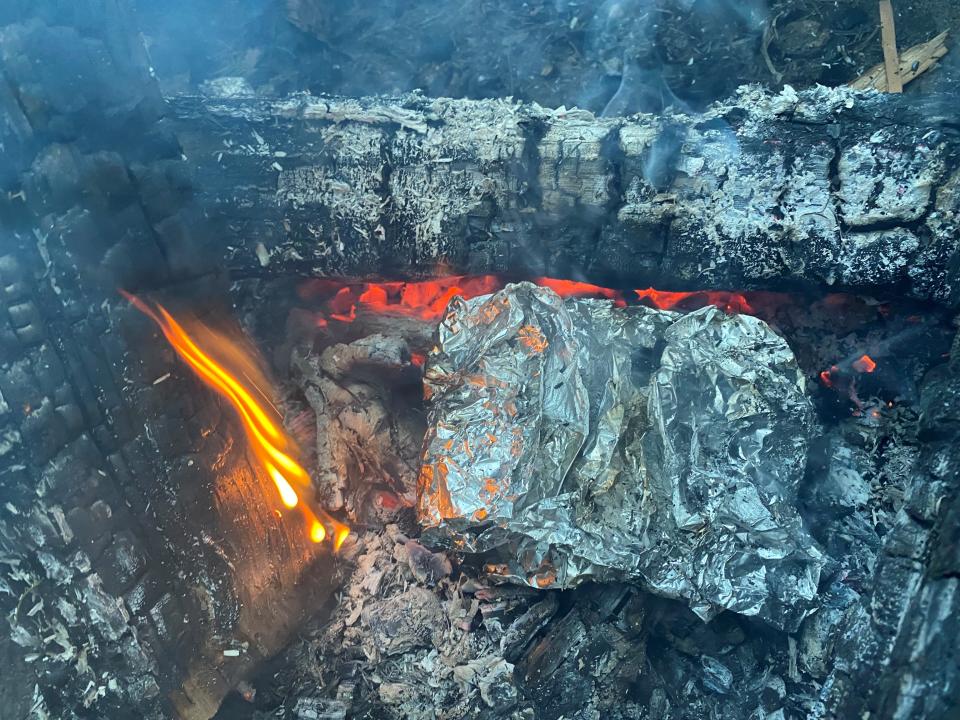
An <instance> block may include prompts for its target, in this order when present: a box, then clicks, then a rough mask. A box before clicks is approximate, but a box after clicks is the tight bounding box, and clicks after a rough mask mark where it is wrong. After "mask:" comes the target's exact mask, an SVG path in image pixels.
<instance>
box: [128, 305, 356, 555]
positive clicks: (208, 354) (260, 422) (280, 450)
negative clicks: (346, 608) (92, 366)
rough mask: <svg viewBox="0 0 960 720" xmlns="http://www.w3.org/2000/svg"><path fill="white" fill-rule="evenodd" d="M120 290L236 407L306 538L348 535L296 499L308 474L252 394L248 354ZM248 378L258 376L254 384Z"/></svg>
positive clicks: (258, 391)
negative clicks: (303, 523)
mask: <svg viewBox="0 0 960 720" xmlns="http://www.w3.org/2000/svg"><path fill="white" fill-rule="evenodd" d="M120 292H121V294H122V295H123V296H124V297H125V298H127V299H128V300H129V301H130V302H131V303H133V305H134V307H136V308H137V309H138V310H140V311H141V312H142V313H144V314H145V315H147V317H149V318H150V319H151V320H153V321H154V322H155V323H156V324H157V325H158V326H159V328H160V330H161V332H163V336H164V337H165V338H166V339H167V342H169V343H170V345H171V346H172V347H173V349H174V350H175V351H176V353H177V355H179V356H180V358H181V359H182V360H183V361H184V362H186V363H187V365H189V366H190V369H191V370H193V372H194V373H196V375H197V376H198V377H199V378H200V379H201V380H202V381H203V382H204V383H205V384H207V385H208V386H210V387H211V388H213V389H214V390H216V391H217V392H218V393H220V394H221V395H223V396H224V397H225V398H226V399H227V400H228V401H229V402H230V404H231V405H232V406H233V408H234V409H235V410H236V411H237V413H238V414H239V415H240V419H241V421H242V422H243V428H244V431H245V432H246V434H247V438H248V439H249V441H250V446H251V448H252V450H253V453H254V455H255V456H256V458H257V460H258V461H259V462H260V464H261V466H262V467H263V469H264V470H265V471H266V473H267V475H268V476H269V477H270V479H271V480H273V483H274V485H275V486H276V488H277V493H278V494H279V496H280V501H281V502H282V503H283V505H284V506H285V507H287V508H290V509H292V508H296V507H299V508H300V510H301V512H302V513H303V514H304V515H305V516H306V518H307V523H308V526H309V528H310V530H309V534H310V539H311V540H312V541H313V542H317V543H319V542H322V541H323V540H324V539H326V537H327V536H328V535H332V538H333V545H334V548H335V549H339V548H340V546H341V545H342V544H343V542H344V540H346V539H347V536H348V535H349V534H350V528H348V527H347V526H346V525H344V524H343V523H341V522H339V521H337V520H336V519H334V518H333V517H331V516H330V515H329V514H328V513H327V512H325V511H324V510H323V509H321V508H310V507H308V506H307V503H306V502H302V501H301V498H300V496H299V495H298V493H297V491H296V489H295V488H294V486H297V487H299V488H301V489H308V488H309V487H310V477H309V475H308V474H307V471H306V470H304V469H303V467H301V466H300V464H299V463H297V461H296V460H294V459H293V457H292V455H291V453H292V452H294V443H293V441H292V440H291V439H290V438H289V437H288V436H287V435H286V433H285V432H284V431H283V430H282V429H281V427H280V426H279V424H278V422H275V421H274V420H273V419H271V415H273V416H274V418H276V411H273V410H271V411H269V412H268V411H267V410H265V409H264V407H263V406H262V405H261V404H260V403H259V402H258V401H257V399H256V397H255V395H259V396H260V397H262V398H264V399H266V398H267V395H266V393H264V391H263V389H262V387H263V386H265V381H264V380H263V379H262V375H261V373H259V372H258V371H257V369H256V363H255V362H254V361H253V359H252V358H251V357H250V355H249V354H248V353H246V352H245V351H244V350H243V349H242V348H241V347H240V346H239V345H238V344H237V343H234V342H231V341H230V340H229V339H227V338H226V337H224V336H221V335H218V334H216V333H214V332H213V331H212V330H210V329H209V328H204V327H200V326H198V327H197V331H198V332H196V333H195V335H194V336H191V335H190V334H188V333H187V331H186V330H184V328H183V326H182V325H181V324H180V323H179V322H177V321H176V320H175V319H174V318H173V317H172V316H171V315H170V313H168V312H167V311H166V309H164V307H163V306H162V305H160V304H154V305H153V306H151V305H148V304H147V303H146V302H144V301H143V300H141V299H140V298H138V297H136V296H134V295H131V294H129V293H127V292H124V291H123V290H121V291H120ZM200 337H203V340H204V341H206V342H205V343H204V342H203V341H201V340H199V339H198V338H200ZM201 344H206V345H207V347H206V348H202V347H201ZM214 354H217V355H221V356H222V355H228V356H229V357H230V358H231V359H232V361H233V364H234V365H236V366H237V367H238V368H240V370H241V372H240V373H239V374H240V375H242V376H243V377H244V380H245V381H246V383H245V382H242V381H240V380H239V379H238V375H237V374H235V373H231V372H230V371H229V370H228V369H227V367H226V366H225V365H224V364H223V363H221V362H218V361H217V360H215V359H214ZM254 378H258V379H260V381H261V382H260V384H259V385H258V384H257V382H255V380H254ZM248 385H249V386H250V387H248Z"/></svg>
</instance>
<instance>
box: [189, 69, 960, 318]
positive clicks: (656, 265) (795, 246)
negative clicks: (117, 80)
mask: <svg viewBox="0 0 960 720" xmlns="http://www.w3.org/2000/svg"><path fill="white" fill-rule="evenodd" d="M170 102H171V112H172V114H173V116H174V117H175V122H174V126H175V127H176V129H177V133H178V136H179V138H180V140H181V142H182V144H183V146H184V149H185V152H186V154H187V157H188V162H190V163H191V164H192V165H193V166H194V168H195V170H196V173H197V186H198V187H199V196H198V197H199V200H200V201H201V203H203V204H204V205H205V206H206V207H207V208H208V210H209V211H210V212H211V213H212V214H213V215H214V217H215V218H216V219H218V220H219V222H220V233H221V236H222V238H223V242H224V243H226V244H227V246H228V247H227V251H226V252H227V255H228V259H229V265H230V266H231V267H232V268H233V269H234V270H236V271H237V272H239V273H241V274H257V275H260V274H265V273H268V274H273V275H276V274H283V273H303V274H341V275H342V274H348V275H349V274H358V275H370V274H389V275H394V276H396V275H406V276H422V275H431V274H437V273H438V272H440V271H441V270H438V268H441V269H442V271H447V272H506V273H511V272H512V273H517V274H530V273H533V274H546V275H553V276H559V277H564V276H566V277H576V276H579V277H585V278H588V279H590V280H592V281H594V282H599V283H604V284H608V285H621V286H623V285H626V286H629V285H640V284H655V285H658V286H661V287H663V286H673V287H694V286H695V287H704V286H713V287H752V288H757V287H778V288H780V287H782V286H783V285H784V283H788V284H797V285H801V284H805V285H818V286H835V287H836V286H844V287H850V288H858V289H864V290H870V291H874V292H896V293H906V294H909V295H912V296H915V297H920V298H929V299H934V300H937V301H940V302H947V301H949V300H950V298H951V297H952V296H955V294H956V291H957V290H958V289H960V279H958V274H957V273H958V270H957V267H956V266H957V248H956V241H955V231H956V227H957V222H958V214H960V164H958V141H960V137H958V132H957V125H956V123H955V121H953V120H951V119H950V116H949V114H950V108H951V107H955V105H954V103H955V102H956V97H955V96H953V95H949V96H946V95H944V96H932V97H928V98H921V99H920V100H916V99H913V100H907V99H904V98H899V97H896V98H895V97H891V96H890V95H881V94H877V93H866V94H864V93H857V92H854V91H852V90H850V89H847V88H837V89H832V90H831V89H827V88H822V87H818V88H815V89H812V90H808V91H804V92H800V93H797V92H795V91H793V90H792V89H791V88H787V89H785V90H784V91H782V92H781V93H779V94H771V93H770V92H767V91H763V90H760V89H758V88H755V87H747V88H743V89H741V91H740V93H739V94H738V95H737V96H736V97H734V98H731V99H730V100H728V101H726V102H721V103H719V104H717V105H715V106H713V107H712V108H711V109H710V110H709V111H707V112H705V113H703V114H700V115H681V114H669V113H668V114H665V115H662V116H652V115H635V116H632V117H630V118H597V117H595V116H593V115H592V114H591V113H589V112H586V111H581V110H576V109H574V110H565V109H562V108H561V109H559V110H546V109H544V108H541V107H539V106H536V105H520V104H517V103H513V102H509V101H502V100H496V101H494V100H490V101H472V100H449V99H430V98H425V97H423V96H419V95H407V96H403V97H399V98H395V99H388V98H367V99H358V100H352V99H342V98H316V97H311V96H307V95H301V96H294V97H291V98H289V99H286V100H267V99H256V98H202V97H179V98H174V99H172V100H171V101H170Z"/></svg>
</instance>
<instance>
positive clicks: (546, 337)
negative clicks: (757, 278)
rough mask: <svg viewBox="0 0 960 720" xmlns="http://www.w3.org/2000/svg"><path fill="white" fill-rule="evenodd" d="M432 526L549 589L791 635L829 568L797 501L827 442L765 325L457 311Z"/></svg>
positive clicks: (581, 308)
mask: <svg viewBox="0 0 960 720" xmlns="http://www.w3.org/2000/svg"><path fill="white" fill-rule="evenodd" d="M425 392H426V394H427V397H428V400H429V407H430V416H429V428H428V432H427V436H426V440H425V444H424V456H423V465H422V469H421V476H420V485H419V498H418V516H419V519H420V521H421V523H422V524H423V525H424V527H425V534H424V537H425V538H426V539H427V541H432V542H434V543H438V544H445V545H448V546H450V547H453V548H456V549H458V550H460V551H464V552H468V553H485V554H486V555H485V558H484V559H486V560H489V561H490V562H489V564H488V570H489V571H490V572H492V573H495V574H497V575H499V576H501V577H502V578H503V579H505V580H509V581H512V582H517V583H523V584H528V585H532V586H535V587H540V588H567V587H572V586H574V585H577V584H578V583H580V582H583V581H585V580H598V581H603V580H614V579H617V580H622V579H631V580H634V581H636V582H639V583H640V584H641V585H643V586H644V587H646V588H647V589H649V590H650V591H651V592H654V593H657V594H660V595H664V596H667V597H671V598H678V599H682V600H684V601H686V602H687V603H688V604H689V605H690V607H691V608H692V609H693V610H694V611H695V612H696V613H697V614H698V615H700V616H701V617H702V618H704V619H709V618H710V617H712V616H714V615H715V614H716V613H717V612H719V611H721V610H730V611H733V612H737V613H741V614H744V615H751V616H757V617H759V618H761V619H763V620H765V621H767V622H769V623H771V624H772V625H775V626H777V627H780V628H787V629H793V628H795V627H796V626H797V625H798V624H799V622H800V621H801V620H802V619H803V617H805V616H806V615H808V614H809V613H810V612H811V611H812V610H813V609H814V608H815V606H816V600H817V598H816V590H817V583H818V580H819V577H820V571H821V568H822V567H823V564H824V561H825V559H824V557H823V555H822V554H821V552H820V551H819V550H818V548H817V547H816V546H815V544H814V542H813V541H812V539H811V538H810V537H809V535H808V534H807V533H806V531H805V530H804V529H803V527H802V524H801V521H800V518H799V515H798V514H797V511H796V508H795V504H794V500H795V493H796V488H797V484H798V482H799V481H800V479H801V477H802V475H803V471H804V467H805V463H806V453H807V447H808V444H809V441H810V438H811V436H812V435H813V433H814V431H815V429H816V422H815V419H814V414H813V409H812V406H811V404H810V401H809V399H808V397H807V395H806V392H805V387H804V379H803V376H802V374H801V371H800V369H799V368H798V366H797V363H796V360H795V358H794V356H793V353H792V352H791V350H790V348H789V347H788V346H787V343H786V342H785V341H784V340H783V338H781V337H780V336H778V335H777V334H776V333H774V332H773V330H771V329H770V328H769V327H768V326H767V325H766V324H765V323H764V322H762V321H761V320H758V319H757V318H754V317H751V316H748V315H727V314H725V313H723V312H722V311H720V310H718V309H716V308H713V307H708V308H704V309H701V310H698V311H696V312H692V313H689V314H686V315H683V314H679V313H674V312H667V311H661V310H653V309H649V308H646V307H639V306H636V307H619V308H618V307H614V305H613V303H612V302H610V301H607V300H578V299H568V300H563V299H561V298H560V297H559V296H558V295H556V294H555V293H554V292H553V291H551V290H549V289H546V288H540V287H536V286H533V285H530V284H526V283H524V284H518V285H510V286H507V287H506V288H505V289H504V290H502V291H500V292H498V293H495V294H493V295H488V296H483V297H479V298H475V299H473V300H470V301H463V300H461V299H459V298H456V299H454V300H453V301H452V302H451V304H450V307H449V309H448V314H447V316H446V318H445V320H444V321H443V322H442V323H441V325H440V327H439V330H438V343H437V347H436V349H435V351H434V353H432V354H431V357H430V359H429V362H428V366H427V370H426V375H425Z"/></svg>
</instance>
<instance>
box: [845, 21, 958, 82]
mask: <svg viewBox="0 0 960 720" xmlns="http://www.w3.org/2000/svg"><path fill="white" fill-rule="evenodd" d="M948 35H949V32H948V31H946V30H944V31H943V32H942V33H940V34H939V35H937V36H936V37H935V38H933V39H931V40H927V42H924V43H920V44H918V45H914V46H913V47H911V48H909V49H908V50H904V51H903V52H902V53H900V81H901V83H902V84H903V85H906V84H907V83H909V82H911V81H912V80H915V79H916V78H918V77H919V76H920V75H922V74H923V73H925V72H926V71H927V70H929V69H930V68H933V67H936V65H937V61H938V60H939V59H940V58H942V57H943V56H944V55H946V54H947V36H948ZM850 87H852V88H854V89H855V90H869V89H870V88H874V89H875V90H879V91H880V92H887V73H886V68H885V66H884V64H883V63H877V64H876V65H874V66H873V67H872V68H870V69H869V70H867V71H866V72H865V73H864V74H863V75H861V76H860V77H858V78H857V79H856V80H854V81H853V82H851V83H850Z"/></svg>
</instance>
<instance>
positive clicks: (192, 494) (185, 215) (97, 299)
mask: <svg viewBox="0 0 960 720" xmlns="http://www.w3.org/2000/svg"><path fill="white" fill-rule="evenodd" d="M0 18H2V21H3V22H2V23H0V24H2V27H0V498H2V501H3V507H2V508H0V556H2V558H3V561H2V564H0V614H2V616H3V632H0V656H2V657H3V658H10V659H11V662H10V663H9V664H8V665H5V675H4V678H5V680H6V681H7V682H5V683H4V688H3V690H2V691H0V693H2V694H0V707H2V710H0V715H2V716H3V717H8V716H9V717H27V716H28V715H30V716H36V717H56V718H63V719H64V720H69V719H71V718H76V717H81V716H82V717H91V716H97V717H143V718H148V719H150V720H154V719H157V720H159V719H160V718H169V717H183V718H204V719H205V718H208V717H210V716H212V715H213V714H214V713H215V712H216V710H217V707H218V706H219V703H220V700H221V698H222V697H223V695H224V694H225V693H226V692H227V691H228V690H229V689H230V688H231V687H233V685H234V684H235V683H236V682H237V680H238V679H239V678H241V677H243V675H244V674H245V673H246V672H248V670H249V668H250V667H251V666H252V665H255V664H256V663H258V662H259V661H260V660H261V659H262V658H263V657H264V656H269V655H271V654H273V653H275V652H276V651H277V650H278V649H279V648H280V647H281V646H282V645H283V644H284V643H285V642H286V640H287V638H288V636H289V634H290V632H291V631H292V630H293V629H294V628H295V627H296V626H297V624H298V623H299V622H301V621H302V619H303V618H304V617H305V616H306V615H307V614H308V612H309V611H311V610H312V609H314V608H315V607H316V606H317V605H319V604H321V603H322V602H323V600H324V599H325V598H326V596H327V594H328V593H329V592H330V591H331V589H332V583H331V581H330V569H329V565H330V563H329V558H327V559H324V558H319V563H314V562H313V561H315V560H317V553H316V551H315V549H314V548H308V547H306V546H305V545H306V544H308V541H307V540H306V538H305V534H304V532H303V528H302V527H299V525H298V524H297V523H296V522H295V521H292V522H283V521H280V520H279V519H277V518H276V517H273V514H272V511H271V510H270V508H269V507H267V506H266V505H265V504H263V503H261V504H260V507H259V508H256V507H252V506H251V504H250V502H249V499H250V498H257V497H262V495H261V492H262V487H261V483H262V481H263V478H260V477H259V476H258V473H257V472H256V471H255V470H254V468H253V466H252V465H251V463H250V459H249V458H248V456H247V453H246V451H245V449H244V445H243V443H242V442H234V440H236V439H240V438H242V437H243V433H242V431H241V430H240V429H239V428H238V427H237V425H236V424H235V423H234V421H233V419H232V418H231V416H230V411H229V410H228V411H222V409H221V407H220V406H219V404H218V403H217V402H216V400H215V398H214V396H212V395H210V394H209V393H208V392H207V391H206V389H205V388H201V387H200V386H198V384H197V383H196V381H195V380H194V379H193V378H192V377H190V375H189V373H188V372H187V371H186V370H185V368H184V367H183V366H182V365H180V364H179V363H177V362H175V361H174V358H173V356H172V355H171V354H169V352H166V351H165V350H164V346H163V344H162V339H161V338H159V337H158V336H156V334H155V331H154V330H153V328H151V327H150V326H149V323H148V321H146V320H145V319H144V318H141V317H137V316H136V313H133V312H132V311H129V310H127V309H126V308H125V307H124V306H123V304H122V303H120V302H119V298H118V296H117V294H116V288H117V286H127V287H128V288H130V289H137V287H138V286H143V285H145V284H152V285H155V286H156V285H169V284H171V283H174V282H180V283H181V285H180V286H179V287H178V289H177V293H176V295H177V296H179V297H183V298H184V299H191V300H193V301H196V302H198V304H199V303H202V304H203V305H204V306H208V305H209V304H210V303H211V302H217V301H218V300H221V299H222V296H223V294H225V287H224V286H223V285H222V284H217V283H207V284H206V287H200V288H198V286H197V285H192V286H191V285H187V284H182V283H183V281H184V280H185V279H189V278H191V277H193V276H194V275H195V274H196V273H197V270H196V268H197V267H199V265H198V264H197V262H196V253H195V252H194V250H193V246H194V244H195V243H194V240H193V235H192V233H193V232H198V231H199V232H201V233H202V223H201V219H200V218H199V213H197V212H196V209H195V207H194V206H193V205H192V202H191V198H190V192H189V178H188V176H189V173H188V169H187V168H186V166H185V164H184V163H183V161H182V160H181V149H180V147H179V145H178V144H177V142H176V139H175V137H174V136H173V134H172V133H171V132H170V130H169V129H168V128H167V127H166V126H165V124H164V122H163V119H162V113H161V110H162V108H163V104H162V100H161V98H160V94H159V90H158V88H157V86H156V83H155V82H154V80H153V78H152V77H151V75H150V72H149V66H148V63H147V59H146V56H145V54H144V53H143V50H142V47H141V46H140V40H139V38H138V36H137V33H136V31H135V29H134V27H133V25H132V24H131V22H130V19H131V17H130V14H129V12H128V8H127V6H126V3H125V2H124V1H123V0H113V1H111V2H99V1H91V2H87V1H86V0H80V1H78V2H75V3H70V4H69V8H67V7H66V6H65V5H64V4H62V3H32V2H30V3H28V2H14V3H12V4H11V5H10V6H9V7H7V6H4V8H3V10H2V11H0ZM18 20H19V21H18ZM7 22H10V24H6V23H7ZM251 510H253V512H251Z"/></svg>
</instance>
